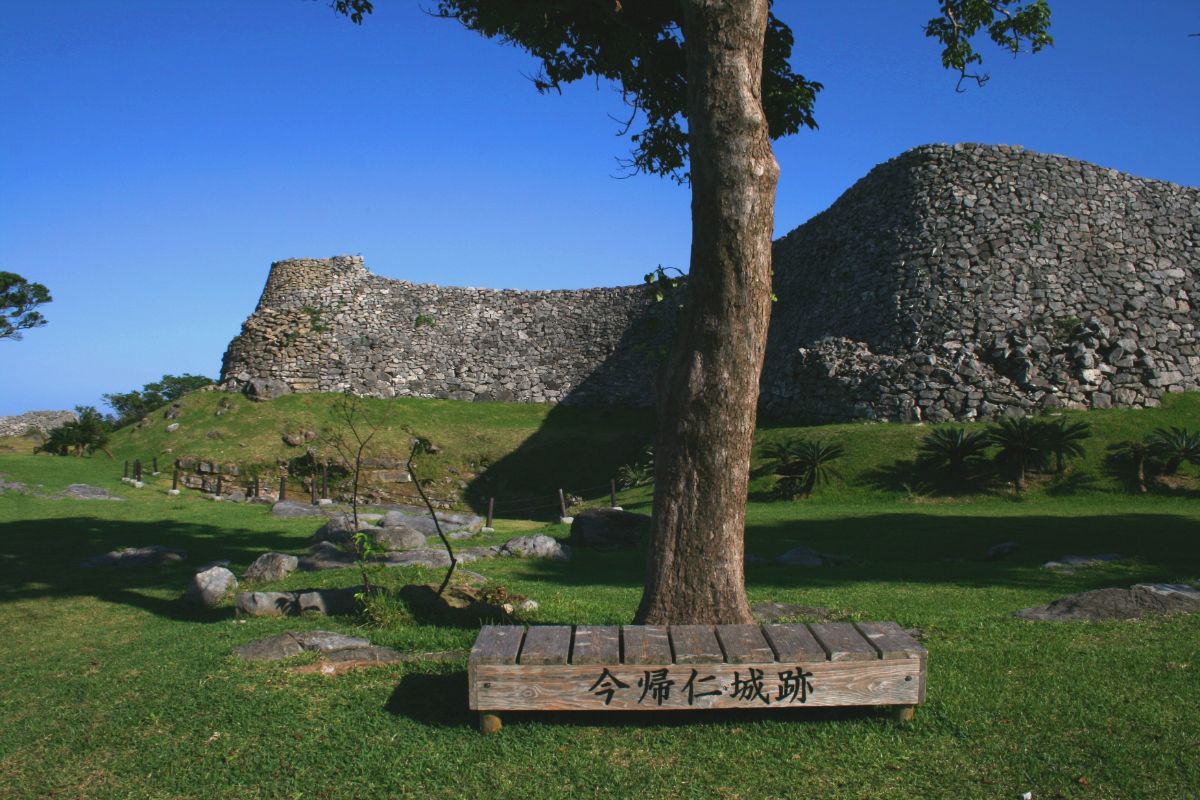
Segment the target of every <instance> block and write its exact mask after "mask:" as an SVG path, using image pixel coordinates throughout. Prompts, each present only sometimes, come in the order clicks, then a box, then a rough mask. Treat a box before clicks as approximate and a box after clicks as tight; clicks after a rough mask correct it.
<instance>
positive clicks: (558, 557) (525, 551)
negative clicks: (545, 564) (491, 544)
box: [500, 533, 571, 561]
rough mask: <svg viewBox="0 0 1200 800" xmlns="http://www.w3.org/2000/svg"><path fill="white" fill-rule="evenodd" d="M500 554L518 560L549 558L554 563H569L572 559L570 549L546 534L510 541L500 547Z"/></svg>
mask: <svg viewBox="0 0 1200 800" xmlns="http://www.w3.org/2000/svg"><path fill="white" fill-rule="evenodd" d="M500 553H501V554H502V555H510V556H517V557H518V558H548V559H551V560H553V561H569V560H570V558H571V550H570V548H568V547H564V546H563V545H562V544H560V543H559V541H558V540H557V539H555V538H554V537H553V536H547V535H546V534H544V533H539V534H536V535H534V536H518V537H516V538H513V539H509V540H508V541H507V542H505V543H504V544H503V545H502V546H501V547H500Z"/></svg>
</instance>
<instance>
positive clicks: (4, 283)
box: [0, 272, 53, 340]
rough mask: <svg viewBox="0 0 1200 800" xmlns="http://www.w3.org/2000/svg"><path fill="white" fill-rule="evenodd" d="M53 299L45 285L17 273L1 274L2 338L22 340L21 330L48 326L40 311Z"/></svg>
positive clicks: (0, 310) (0, 309)
mask: <svg viewBox="0 0 1200 800" xmlns="http://www.w3.org/2000/svg"><path fill="white" fill-rule="evenodd" d="M52 299H53V298H51V297H50V290H49V289H47V288H46V287H45V286H43V285H42V284H40V283H32V282H30V281H27V280H25V279H24V278H22V277H21V276H20V275H18V274H16V273H15V272H0V339H13V340H16V339H20V338H21V331H25V330H29V329H31V328H40V327H42V326H43V325H45V324H46V318H45V317H43V316H42V315H41V313H40V312H39V311H37V310H36V309H37V307H38V306H40V305H43V304H44V303H49V302H50V301H51V300H52Z"/></svg>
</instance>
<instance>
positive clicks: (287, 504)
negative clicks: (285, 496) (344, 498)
mask: <svg viewBox="0 0 1200 800" xmlns="http://www.w3.org/2000/svg"><path fill="white" fill-rule="evenodd" d="M271 513H272V514H273V515H274V516H276V517H323V516H325V515H324V514H323V513H321V510H320V509H319V508H317V507H316V506H313V505H310V504H308V503H297V502H296V501H295V500H280V501H279V502H278V503H276V504H275V505H273V506H271Z"/></svg>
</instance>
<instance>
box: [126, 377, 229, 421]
mask: <svg viewBox="0 0 1200 800" xmlns="http://www.w3.org/2000/svg"><path fill="white" fill-rule="evenodd" d="M212 383H213V380H212V378H206V377H204V376H203V375H192V374H190V373H186V372H185V373H184V374H182V375H163V376H162V377H161V378H159V379H158V380H157V381H154V382H152V383H147V384H146V385H145V386H143V387H142V388H141V390H140V391H139V390H137V389H133V390H132V391H128V392H114V393H111V394H106V395H104V402H105V403H107V404H108V405H109V406H110V407H111V408H112V410H113V411H115V412H117V415H116V418H115V419H114V420H113V427H116V428H123V427H125V426H126V425H128V424H130V423H132V422H137V421H138V420H140V419H143V418H144V417H145V416H146V415H147V414H149V413H150V412H151V411H154V410H155V409H157V408H161V407H162V406H165V405H166V404H167V403H173V402H174V401H176V400H178V399H179V398H181V397H183V396H184V395H185V394H187V393H188V392H193V391H195V390H196V389H200V388H203V387H205V386H209V385H211V384H212Z"/></svg>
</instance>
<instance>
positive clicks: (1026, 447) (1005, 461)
mask: <svg viewBox="0 0 1200 800" xmlns="http://www.w3.org/2000/svg"><path fill="white" fill-rule="evenodd" d="M1042 428H1043V426H1042V425H1040V424H1038V423H1037V422H1034V421H1033V420H1032V419H1030V418H1029V417H1021V418H1020V419H1011V418H1009V417H1005V418H1003V419H1001V420H1000V421H999V422H997V423H996V426H995V427H993V428H992V429H991V430H989V431H988V433H987V439H988V444H991V445H994V446H995V447H997V448H999V452H998V453H996V463H998V464H1001V465H1004V466H1007V467H1008V468H1009V469H1010V470H1011V471H1012V476H1013V488H1014V489H1015V490H1016V491H1017V494H1020V493H1021V492H1023V491H1025V473H1026V472H1027V471H1029V470H1030V469H1032V468H1035V467H1037V466H1039V465H1040V464H1041V463H1042V461H1043V460H1044V459H1045V457H1046V446H1045V443H1044V441H1043V439H1042Z"/></svg>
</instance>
